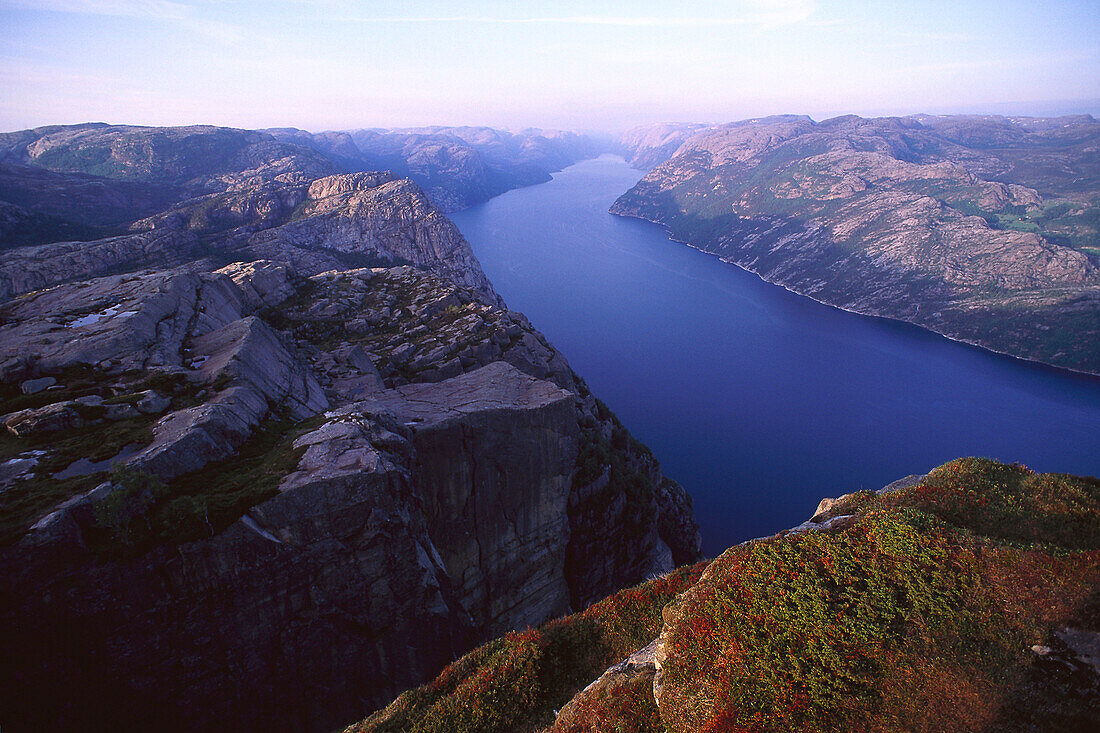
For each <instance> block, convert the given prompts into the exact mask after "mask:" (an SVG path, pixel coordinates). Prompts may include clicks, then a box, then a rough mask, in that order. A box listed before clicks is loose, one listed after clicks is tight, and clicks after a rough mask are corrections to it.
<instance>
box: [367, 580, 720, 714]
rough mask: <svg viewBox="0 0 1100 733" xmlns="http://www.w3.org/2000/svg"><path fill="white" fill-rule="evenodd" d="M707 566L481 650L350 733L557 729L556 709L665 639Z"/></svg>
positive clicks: (641, 587) (619, 595) (614, 597)
mask: <svg viewBox="0 0 1100 733" xmlns="http://www.w3.org/2000/svg"><path fill="white" fill-rule="evenodd" d="M704 566H705V563H699V564H697V565H694V566H691V567H685V568H681V569H679V570H676V571H674V572H673V573H670V574H669V575H666V576H664V577H662V578H658V579H655V580H652V581H649V582H648V583H643V584H642V585H639V586H637V587H634V588H630V589H627V590H625V591H621V592H620V593H617V594H615V595H612V596H610V597H608V598H606V599H605V600H603V601H601V602H600V603H597V604H595V605H593V606H591V607H590V608H588V609H587V610H586V611H584V612H582V613H577V614H573V615H572V616H567V617H565V618H561V619H556V620H554V621H549V622H547V623H545V624H543V625H541V626H539V627H538V628H536V629H528V630H526V631H522V632H513V633H510V634H508V635H506V636H504V637H502V638H500V639H496V640H494V641H491V642H489V643H488V644H485V645H483V646H481V647H478V648H477V649H475V650H474V651H472V652H470V653H469V654H467V655H465V656H464V657H462V658H461V659H459V660H458V661H456V662H455V663H454V664H452V665H450V666H449V667H447V668H446V669H445V670H443V672H442V673H440V675H439V676H438V677H436V679H434V680H433V681H432V682H430V683H428V684H427V685H424V686H422V687H419V688H416V689H415V690H410V691H408V692H406V693H404V694H402V695H401V696H400V697H398V698H397V700H395V701H394V702H393V703H391V704H390V705H389V706H388V707H386V708H384V709H382V710H380V711H379V712H377V713H375V714H374V715H372V716H371V717H369V718H367V719H366V720H365V721H363V722H361V723H359V724H357V725H354V726H351V727H350V728H348V731H351V732H353V733H398V732H400V733H429V732H430V733H445V732H446V733H453V731H464V733H504V732H505V731H534V730H538V729H540V728H542V727H544V726H547V725H550V724H551V723H552V722H553V720H554V713H553V711H554V710H555V709H557V708H560V707H561V706H562V705H564V704H565V703H566V702H567V701H568V700H569V699H570V698H571V697H572V696H573V695H574V694H575V693H576V692H577V691H578V690H579V689H581V688H582V687H584V686H585V685H587V684H588V683H589V682H591V681H592V680H593V679H595V678H596V677H598V676H599V675H600V674H602V673H603V671H604V670H605V669H606V668H607V667H609V666H611V665H612V664H614V663H616V662H618V661H620V660H621V659H623V658H625V657H626V656H628V655H629V654H631V653H632V652H634V651H635V650H637V649H639V648H641V647H643V646H645V645H646V644H648V643H649V642H650V641H651V640H652V639H653V638H654V637H656V636H657V634H658V632H659V631H660V629H661V610H662V609H663V608H664V606H665V605H666V604H667V603H668V602H669V601H670V600H671V599H672V598H673V597H675V596H676V594H678V593H680V592H682V591H683V590H684V589H686V588H688V587H690V586H691V585H692V584H693V583H694V582H695V581H696V580H697V579H698V577H699V575H700V573H702V571H703V568H704ZM650 699H652V695H651V697H650ZM624 730H632V729H624Z"/></svg>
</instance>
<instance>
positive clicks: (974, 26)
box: [0, 0, 1100, 133]
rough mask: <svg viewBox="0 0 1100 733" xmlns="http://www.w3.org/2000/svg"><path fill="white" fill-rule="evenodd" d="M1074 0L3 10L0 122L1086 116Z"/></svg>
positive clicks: (1082, 32) (1096, 97)
mask: <svg viewBox="0 0 1100 733" xmlns="http://www.w3.org/2000/svg"><path fill="white" fill-rule="evenodd" d="M1098 16H1100V14H1098V13H1097V12H1096V11H1095V9H1094V7H1093V6H1092V4H1091V3H1089V2H1084V1H1083V0H1081V1H1076V2H1059V3H1048V4H1045V5H1040V4H1034V3H1025V2H1020V1H1018V0H1010V1H1007V2H991V1H989V0H970V1H961V2H946V1H944V0H934V1H932V2H928V3H922V4H921V5H920V7H919V8H917V7H913V6H911V5H910V4H904V3H877V4H875V6H874V7H873V8H868V7H863V4H861V3H856V2H830V3H823V2H813V1H812V0H744V1H742V2H733V3H731V2H715V1H713V0H703V1H697V2H685V3H679V4H678V5H677V7H676V10H675V11H671V10H669V9H667V7H666V6H665V5H664V4H663V3H656V2H652V1H651V0H646V1H644V2H636V3H633V4H632V5H631V9H630V10H629V11H624V10H622V9H621V8H618V7H616V4H614V3H610V2H583V3H582V2H578V1H577V0H561V1H559V2H555V3H546V2H530V3H523V4H517V3H505V2H500V1H499V0H493V1H486V2H444V1H442V0H434V1H430V2H419V3H415V4H410V6H407V7H404V8H402V9H400V10H394V9H392V6H391V5H390V4H388V3H379V2H361V3H356V2H351V1H350V0H320V1H314V2H305V1H304V0H279V1H276V2H270V3H252V2H243V1H230V2H213V1H212V0H186V1H184V0H179V1H176V0H134V1H128V0H0V18H2V19H3V24H2V27H0V38H2V39H3V43H4V51H3V52H0V90H2V93H3V98H4V100H5V102H6V104H5V105H4V107H3V110H2V112H0V129H3V130H19V129H25V128H31V127H37V126H42V125H49V124H76V123H81V122H91V121H103V122H108V123H113V124H135V125H188V124H211V125H224V126H231V127H243V128H265V127H297V128H301V129H305V130H310V131H314V132H318V131H322V130H338V129H356V128H369V127H386V128H393V127H419V126H429V125H487V126H493V127H501V128H506V129H521V128H526V127H544V128H557V129H573V130H589V131H596V132H604V133H616V132H621V131H623V130H625V129H628V128H630V127H633V126H636V125H640V124H648V123H654V122H706V123H721V122H730V121H735V120H741V119H748V118H752V117H763V116H768V115H774V114H806V115H809V116H811V117H812V118H814V119H815V120H822V119H827V118H829V117H834V116H837V115H841V114H859V115H863V116H879V115H899V116H902V115H908V114H917V113H928V114H959V113H963V114H1004V115H1035V116H1053V115H1058V114H1074V113H1088V114H1100V63H1098V61H1100V50H1098V42H1097V40H1096V39H1097V38H1098V37H1100V33H1098V31H1100V17H1098Z"/></svg>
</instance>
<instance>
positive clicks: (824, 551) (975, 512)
mask: <svg viewBox="0 0 1100 733" xmlns="http://www.w3.org/2000/svg"><path fill="white" fill-rule="evenodd" d="M832 512H833V515H834V516H839V515H842V514H849V513H850V514H852V515H853V516H852V517H851V518H850V519H844V520H838V525H839V526H838V527H836V528H834V529H832V530H830V531H821V532H814V533H809V534H800V535H783V536H776V537H774V538H771V539H768V540H765V541H761V542H756V543H752V544H746V545H741V546H738V547H735V548H732V549H730V550H728V551H727V552H726V553H725V554H723V555H722V557H720V558H719V559H718V560H716V561H714V562H713V563H711V564H710V566H709V567H708V568H707V570H706V572H705V573H704V574H703V576H702V579H701V580H700V581H699V582H695V580H696V578H698V577H699V574H700V572H701V571H702V569H703V564H700V565H698V566H695V567H693V568H686V569H681V570H679V571H677V572H676V573H675V574H673V575H672V576H669V577H668V578H665V579H661V580H659V581H654V582H651V583H648V584H645V585H642V586H639V587H638V588H635V589H630V590H627V591H623V592H621V593H618V594H615V595H613V596H610V597H609V598H607V599H605V600H604V601H601V602H600V603H598V604H596V605H594V606H592V607H591V608H590V609H588V610H587V611H585V612H583V613H579V614H575V615H573V616H570V617H567V618H565V619H559V620H556V621H552V622H549V623H547V624H545V625H543V626H541V627H539V628H538V629H536V630H528V631H525V632H520V633H514V634H510V635H508V636H506V637H504V638H503V639H497V640H495V641H493V642H490V643H489V644H486V645H484V646H482V647H480V648H478V649H476V650H475V651H473V652H471V653H470V654H468V655H466V656H465V657H463V658H462V659H460V660H459V661H457V662H456V663H455V664H453V665H452V666H451V667H449V668H448V669H447V670H446V671H444V672H443V673H442V674H441V675H440V676H439V677H438V678H437V679H436V680H434V681H433V682H432V683H430V684H428V685H425V686H424V687H421V688H418V689H416V690H412V691H410V692H407V693H405V694H404V695H402V696H401V697H400V698H398V699H397V700H396V701H395V702H394V703H393V704H391V705H390V706H389V707H387V708H386V709H384V710H382V711H380V712H378V713H376V714H375V715H374V716H372V717H371V718H369V719H367V720H366V721H364V722H362V723H360V724H358V725H356V726H353V727H352V728H350V729H349V730H351V731H356V732H365V731H371V732H377V733H382V732H383V731H457V730H462V731H471V732H474V731H512V730H537V729H539V728H540V727H541V726H545V725H548V724H549V723H550V721H551V719H552V718H551V714H550V711H551V709H556V708H560V707H561V705H562V704H563V703H564V702H565V701H566V700H567V699H568V698H569V696H570V695H571V694H572V693H573V691H575V690H577V689H579V688H581V687H583V686H584V685H585V684H586V683H587V682H589V681H591V680H592V679H595V678H596V677H598V676H599V674H600V673H601V672H602V671H603V669H604V668H606V667H607V666H608V665H609V664H611V663H613V662H615V661H617V660H619V659H621V658H623V657H625V656H627V654H629V653H630V652H631V651H633V650H634V649H637V648H640V647H641V646H643V645H644V644H646V643H647V642H648V641H649V640H650V639H651V638H653V637H654V636H655V635H656V633H657V631H658V630H660V628H661V613H662V610H661V609H662V607H663V606H664V605H665V604H666V602H668V601H670V600H671V599H672V598H673V597H674V596H676V595H677V594H678V593H679V592H680V591H681V590H683V589H688V588H689V587H690V589H689V590H687V592H684V593H682V594H681V595H679V596H678V598H677V600H676V602H675V603H673V604H671V605H669V607H668V608H667V609H665V610H664V617H665V618H666V619H667V623H666V624H665V634H666V641H667V645H668V647H667V648H668V652H669V659H668V661H667V662H666V665H665V672H664V673H665V677H664V689H665V691H664V693H663V697H662V700H661V708H660V711H659V713H660V721H658V719H657V717H656V716H657V713H658V710H657V707H656V706H655V705H654V704H653V698H652V695H651V694H650V690H651V688H650V686H649V680H650V677H649V676H646V675H639V676H636V677H632V678H628V679H624V680H623V681H622V682H621V683H615V684H611V685H608V686H604V687H601V688H600V689H598V690H596V691H594V692H593V693H591V694H590V695H588V696H582V697H580V698H578V699H577V700H576V701H575V702H574V706H575V708H574V711H573V712H574V714H573V715H572V716H570V717H571V720H570V723H569V725H570V726H571V727H568V730H569V731H570V732H571V733H579V731H581V730H584V731H638V732H640V733H663V732H664V731H665V730H667V731H670V732H678V731H712V732H717V731H742V732H746V733H747V732H749V731H761V732H763V731H825V730H837V731H840V730H843V731H883V732H885V731H894V730H916V731H929V732H931V731H940V730H953V731H954V730H957V731H978V730H983V731H1000V730H1004V731H1009V730H1064V731H1074V730H1082V731H1083V730H1088V729H1089V728H1088V727H1087V726H1088V725H1089V724H1090V722H1089V721H1090V720H1091V718H1090V716H1094V715H1098V714H1100V701H1098V700H1097V699H1096V698H1095V697H1093V698H1089V697H1087V696H1086V697H1081V696H1080V688H1079V687H1076V688H1075V687H1074V686H1073V685H1074V684H1077V683H1076V682H1074V681H1073V680H1069V681H1066V680H1061V679H1059V678H1057V675H1055V677H1054V678H1052V677H1051V676H1050V675H1049V674H1043V670H1042V668H1041V665H1042V664H1043V661H1042V660H1041V659H1040V658H1039V657H1037V656H1036V655H1035V654H1033V653H1032V652H1031V651H1030V649H1029V648H1030V646H1031V645H1034V644H1045V645H1050V646H1053V647H1058V645H1059V641H1058V639H1057V637H1056V634H1055V632H1056V631H1057V630H1058V629H1061V628H1062V627H1064V626H1072V627H1075V628H1083V629H1092V630H1096V629H1100V598H1098V594H1097V590H1096V589H1097V588H1100V480H1097V479H1091V478H1079V477H1072V476H1064V475H1055V474H1041V475H1040V474H1034V473H1032V472H1030V471H1028V470H1027V469H1025V468H1023V467H1020V466H1005V465H1003V464H999V463H995V462H993V461H986V460H982V459H960V460H957V461H953V462H951V463H948V464H946V465H944V466H942V467H941V468H939V469H937V470H935V471H934V472H933V473H932V474H930V476H929V477H928V478H927V479H926V480H924V481H923V482H922V483H921V484H919V485H917V486H916V487H913V488H910V489H906V490H904V491H901V492H897V493H895V494H891V495H888V496H878V495H876V494H874V493H872V492H861V493H859V494H855V495H853V497H852V498H851V499H849V500H848V501H847V502H846V503H845V504H843V505H841V506H840V507H837V508H834V509H833V510H832ZM1077 682H1079V680H1078V681H1077ZM578 711H579V714H578ZM578 721H579V722H578ZM578 726H579V727H578ZM555 730H556V729H555Z"/></svg>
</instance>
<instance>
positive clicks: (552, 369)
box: [0, 128, 699, 730]
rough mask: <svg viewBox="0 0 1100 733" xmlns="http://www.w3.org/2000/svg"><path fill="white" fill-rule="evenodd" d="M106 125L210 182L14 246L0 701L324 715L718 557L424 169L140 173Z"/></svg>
mask: <svg viewBox="0 0 1100 733" xmlns="http://www.w3.org/2000/svg"><path fill="white" fill-rule="evenodd" d="M108 130H109V131H110V133H111V135H110V136H109V138H108V140H109V141H110V143H109V145H108V143H106V142H105V143H103V145H107V149H109V150H116V149H117V150H122V151H123V152H122V153H119V155H120V156H121V162H119V161H115V158H113V157H111V156H110V155H109V156H107V160H108V161H114V162H110V163H109V165H110V166H116V167H118V166H121V168H118V169H117V170H116V168H104V170H105V171H106V172H109V173H112V174H117V175H119V176H121V177H122V178H126V177H129V176H131V175H133V176H135V177H138V178H140V177H141V176H147V177H151V178H155V179H159V180H164V181H166V183H165V185H171V186H181V187H183V188H188V187H192V188H188V190H187V191H185V192H184V193H183V194H181V196H182V197H181V198H179V199H177V200H174V201H173V202H172V203H171V204H170V205H169V206H168V207H167V208H166V209H165V210H163V211H160V212H157V213H153V214H151V215H150V214H148V211H142V210H141V207H138V209H135V210H134V211H135V213H140V214H142V216H135V217H134V219H133V220H132V221H131V222H130V223H129V224H128V228H129V229H130V231H131V233H130V234H125V235H120V236H116V237H111V238H105V239H100V240H95V241H90V242H51V243H45V244H40V245H37V246H32V247H19V248H14V249H11V250H9V251H7V252H4V253H3V255H2V256H0V271H2V272H3V278H4V279H3V281H2V282H4V284H5V285H4V287H5V288H6V291H5V295H6V296H7V300H6V302H4V303H3V304H0V398H2V402H3V404H2V406H0V415H2V417H0V422H2V423H3V425H2V431H3V433H2V435H0V451H2V453H3V455H2V456H0V460H2V464H0V519H2V521H0V577H2V578H3V579H4V580H3V582H2V583H0V628H2V629H4V631H3V632H2V633H0V654H2V655H3V657H4V659H5V660H6V661H5V664H4V665H3V671H2V672H0V690H2V692H0V706H2V708H3V710H4V723H5V724H7V725H11V726H15V727H18V728H20V729H22V730H57V729H59V728H63V727H72V728H78V729H81V730H117V729H120V728H121V729H133V728H138V727H156V728H158V729H167V730H210V729H226V728H232V729H234V730H259V729H264V730H271V729H275V730H303V729H305V730H327V729H331V728H332V727H333V726H335V725H337V724H340V723H343V722H346V721H348V720H352V719H355V718H356V717H360V716H362V715H363V714H365V713H366V712H368V711H369V710H371V709H373V708H376V707H378V706H380V705H382V704H383V703H385V702H386V701H387V700H389V699H391V698H392V697H393V696H394V695H396V694H397V693H399V692H400V691H401V690H403V689H406V688H408V687H410V686H413V685H415V684H418V683H420V682H422V681H424V680H425V679H427V678H428V677H430V676H431V675H432V674H435V673H436V672H438V670H439V669H440V668H442V667H443V666H444V665H445V664H447V663H448V662H450V661H452V660H453V659H454V658H455V657H456V656H457V655H460V654H461V653H463V652H464V651H465V650H467V649H469V648H470V647H471V646H472V645H474V644H476V643H479V642H480V641H483V640H485V639H487V638H490V637H492V636H495V635H497V634H500V633H503V632H505V631H508V630H509V629H513V628H522V627H525V626H527V625H530V624H535V623H538V622H541V621H543V620H544V619H546V618H549V617H552V616H556V615H560V614H562V613H567V612H569V611H570V610H577V609H581V608H583V607H585V606H586V605H588V604H589V603H591V602H592V601H593V600H595V599H597V598H600V597H602V596H604V595H606V594H607V593H608V592H610V591H612V590H614V589H616V588H619V587H622V586H624V585H629V584H631V583H635V582H637V581H639V580H642V579H644V578H646V577H648V576H650V575H652V574H658V573H662V572H667V571H668V570H669V569H671V568H672V567H673V565H674V564H676V563H683V562H689V561H692V560H694V559H695V558H697V557H698V555H699V537H698V530H697V527H696V525H695V523H694V520H693V519H692V517H691V509H690V499H689V498H688V497H687V496H686V494H685V493H684V492H683V490H682V489H681V488H680V487H679V486H678V485H677V484H675V482H672V481H671V480H669V479H667V478H665V477H663V476H662V474H661V472H660V468H659V466H658V465H657V462H656V460H655V459H654V458H653V456H652V455H651V454H650V453H649V451H648V450H646V449H645V448H644V446H641V445H640V444H638V443H637V442H636V441H634V440H633V438H631V436H630V435H629V433H628V432H627V431H626V430H625V428H624V427H623V426H622V425H621V424H620V423H619V422H618V421H617V419H616V418H615V417H614V416H613V415H612V414H611V413H610V412H609V411H608V410H607V408H606V407H605V406H604V405H603V404H602V403H600V402H599V401H598V400H597V399H596V398H595V397H594V396H593V395H591V394H590V393H589V392H588V389H587V387H586V386H585V385H584V383H583V381H582V380H581V379H580V378H579V377H577V376H576V375H575V374H574V373H573V372H572V370H571V369H570V368H569V365H568V362H567V361H566V360H565V358H564V357H563V356H562V355H561V354H560V353H558V352H557V351H556V350H555V349H554V348H553V347H552V346H551V345H550V344H549V343H548V342H547V341H546V339H545V338H544V337H543V336H542V335H541V334H539V333H538V332H537V331H535V330H534V329H533V328H532V327H531V325H530V324H529V323H528V322H527V320H526V319H525V318H524V317H523V316H522V315H520V314H517V313H514V312H511V311H508V310H507V309H505V308H504V307H503V304H502V303H501V302H500V299H499V297H498V296H497V295H496V294H495V293H494V292H493V290H492V287H491V285H490V284H489V283H488V281H487V280H486V279H485V276H484V274H483V273H482V272H481V270H480V267H479V266H478V265H477V261H476V259H475V258H474V257H473V254H472V252H471V251H470V249H469V245H468V244H467V243H466V242H465V240H463V239H462V238H461V235H459V234H458V232H457V230H455V229H454V227H453V225H452V224H450V222H449V221H447V220H446V218H445V217H443V216H442V215H441V214H440V213H439V212H438V211H437V210H436V209H435V208H434V207H433V206H432V204H431V203H430V201H429V200H428V199H427V198H426V197H425V196H424V195H423V193H422V192H421V191H420V190H419V189H418V188H417V187H416V185H415V184H413V183H412V182H410V181H407V180H403V179H399V178H397V177H396V176H395V175H393V174H391V173H384V172H383V173H378V172H375V173H365V172H363V173H354V174H330V173H328V171H326V170H312V169H311V168H310V165H312V164H311V163H310V161H312V160H314V158H312V157H310V155H311V154H310V155H306V156H305V158H304V162H302V161H297V162H296V161H295V160H294V159H293V156H294V155H296V153H293V151H291V152H292V155H291V159H289V160H288V159H285V158H282V157H280V158H278V159H276V160H269V159H266V158H264V157H263V156H264V155H265V154H266V153H264V152H263V151H265V150H270V149H271V148H270V147H269V146H270V145H271V144H272V143H271V141H270V140H267V139H264V138H262V137H261V138H260V142H261V145H260V148H261V149H260V150H259V151H257V150H255V149H253V148H251V147H247V146H246V147H245V149H244V151H243V152H240V153H239V155H241V156H243V157H242V158H241V159H240V160H244V161H245V163H247V164H248V165H250V166H253V167H250V168H248V169H247V170H236V171H233V170H228V169H226V168H225V167H223V166H221V164H219V165H217V166H213V167H212V168H209V169H207V172H206V173H201V171H200V173H196V171H197V170H199V169H198V168H197V167H195V165H197V164H195V165H191V164H189V163H188V162H187V161H186V160H185V159H181V160H180V161H178V162H171V161H172V160H174V159H173V158H172V157H171V156H167V158H164V157H162V156H159V155H158V156H152V157H151V159H152V160H154V161H156V162H157V165H156V166H153V167H150V164H149V163H148V160H147V159H146V158H142V157H141V156H140V155H139V156H138V157H137V158H131V157H130V155H131V151H132V150H133V149H134V146H137V147H138V148H139V149H144V148H141V146H140V145H138V142H141V141H144V142H142V145H145V144H148V145H153V147H154V149H156V145H157V144H159V143H158V142H157V141H159V140H160V139H161V138H159V137H157V136H156V135H155V134H153V133H150V132H149V131H148V130H146V129H140V130H139V135H138V137H137V138H136V141H138V142H133V145H132V146H130V147H127V145H124V144H123V143H120V142H118V141H119V139H122V140H130V139H131V138H127V137H126V134H129V133H128V132H127V131H122V132H119V131H117V130H115V129H114V128H108ZM124 132H125V133H126V134H123V133H124ZM116 133H117V134H116ZM172 134H176V133H175V132H172ZM179 134H183V133H179ZM186 134H187V135H205V134H207V133H206V132H205V131H202V130H199V131H194V130H192V131H188V132H187V133H186ZM118 135H121V138H119V137H118ZM150 135H152V142H148V140H147V139H146V138H147V137H149V136H150ZM169 137H171V135H169ZM215 137H216V140H215V142H216V143H217V144H218V145H221V144H223V142H224V141H223V140H222V136H221V134H220V133H217V134H216V135H215ZM231 137H232V136H231ZM246 137H247V136H246ZM26 138H27V136H24V137H22V138H20V140H19V141H17V142H18V144H19V145H26V146H29V147H34V145H33V141H32V142H26ZM80 139H81V140H84V139H85V138H84V137H81V138H80ZM92 139H93V140H94V139H95V138H94V136H92ZM248 139H252V138H248ZM211 144H214V143H211ZM97 145H98V143H97ZM188 145H191V146H197V147H198V148H200V149H203V148H202V145H203V143H202V142H201V141H191V142H189V143H188ZM278 145H283V143H278ZM28 149H29V148H28ZM35 149H37V148H35ZM91 150H92V152H87V153H81V155H85V157H95V158H96V159H99V158H98V157H96V156H99V157H102V154H101V153H99V152H95V151H97V150H100V148H97V147H95V146H94V145H93V146H92V147H91ZM276 150H278V151H281V152H285V150H284V149H283V148H276ZM111 155H114V153H112V154H111ZM257 156H259V157H257ZM165 160H167V161H168V162H164V161H165ZM142 161H145V162H142ZM162 163H163V165H162ZM169 163H170V164H169ZM237 164H243V163H234V165H237ZM104 165H108V163H104ZM157 166H160V167H157ZM189 166H190V167H189ZM119 170H121V171H122V172H121V173H119V172H118V171H119ZM135 171H136V172H135ZM200 174H201V175H200ZM202 175H207V176H208V177H207V178H202ZM185 176H191V178H187V179H186V180H183V177H185ZM196 176H198V177H199V178H202V181H203V182H202V183H201V184H197V183H195V181H196V180H197V179H196ZM209 176H214V178H216V179H217V181H218V183H217V184H216V185H215V184H213V183H211V182H210V181H211V180H213V179H211V178H210V177H209ZM109 180H114V179H109ZM66 185H67V184H66ZM194 186H199V188H201V190H202V191H201V192H199V193H195V191H196V190H197V189H194V188H193V187H194ZM192 194H194V195H192ZM234 260H236V261H234ZM227 261H229V262H228V263H227ZM394 262H402V263H405V264H400V265H396V266H393V265H392V263H394ZM384 263H390V264H391V266H389V267H379V266H377V265H379V264H384ZM361 265H375V266H372V267H364V266H361Z"/></svg>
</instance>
